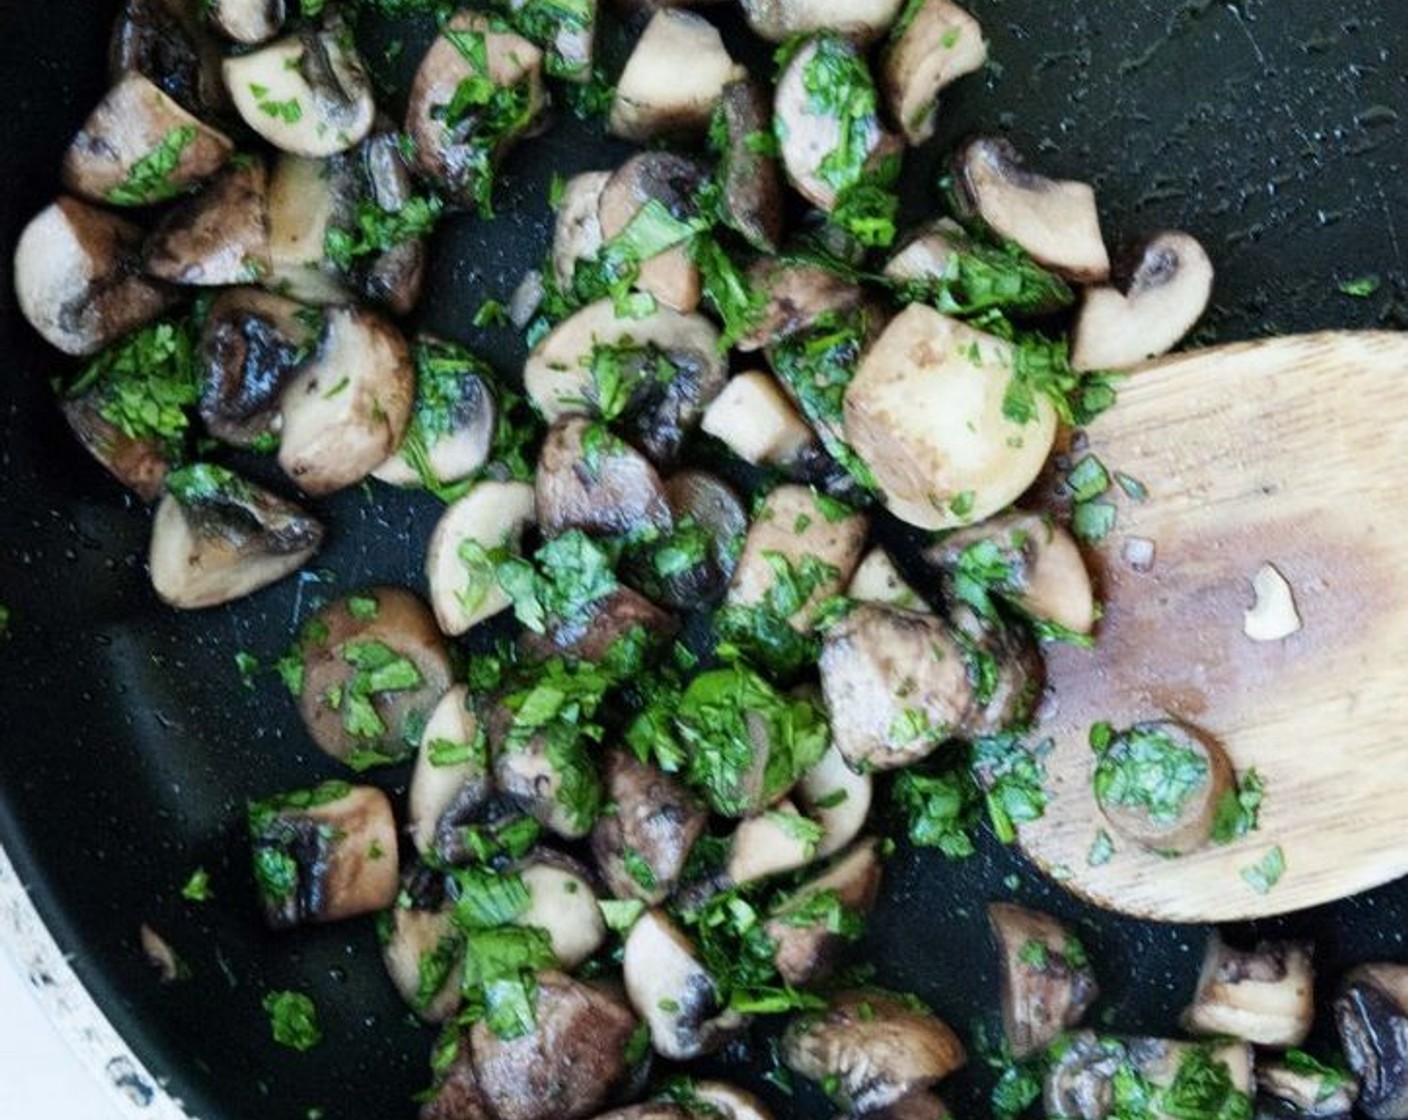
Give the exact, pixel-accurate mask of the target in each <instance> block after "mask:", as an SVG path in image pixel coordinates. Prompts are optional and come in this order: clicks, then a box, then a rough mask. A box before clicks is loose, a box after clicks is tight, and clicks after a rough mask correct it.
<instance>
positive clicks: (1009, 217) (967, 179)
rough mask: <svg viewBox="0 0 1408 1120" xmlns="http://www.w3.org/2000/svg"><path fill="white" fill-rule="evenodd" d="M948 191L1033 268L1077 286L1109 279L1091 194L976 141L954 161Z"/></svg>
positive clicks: (1006, 148) (997, 144) (1006, 145)
mask: <svg viewBox="0 0 1408 1120" xmlns="http://www.w3.org/2000/svg"><path fill="white" fill-rule="evenodd" d="M953 180H954V186H955V189H956V191H957V194H958V199H959V201H960V203H962V204H963V206H964V208H965V209H966V211H967V213H968V214H970V215H971V216H973V217H976V218H981V219H982V220H983V221H984V222H985V223H986V224H987V226H988V227H989V228H990V229H991V230H992V231H993V232H994V233H995V234H997V235H998V236H999V237H1005V238H1007V239H1008V240H1010V241H1015V242H1016V243H1017V244H1018V245H1020V246H1021V247H1022V248H1023V249H1025V250H1026V251H1027V252H1028V253H1030V254H1031V256H1032V257H1033V259H1035V260H1036V262H1037V263H1038V264H1042V265H1045V266H1046V267H1047V268H1050V269H1052V270H1053V271H1055V272H1058V273H1060V274H1061V275H1062V276H1065V277H1066V278H1068V279H1070V280H1075V281H1078V282H1080V283H1082V284H1098V283H1100V282H1101V281H1103V280H1104V279H1105V278H1106V277H1108V276H1109V275H1110V255H1109V253H1108V252H1107V251H1106V249H1105V240H1104V238H1103V237H1102V236H1101V234H1100V216H1099V214H1098V213H1097V212H1096V209H1095V192H1094V191H1093V190H1092V189H1091V188H1090V187H1089V186H1088V185H1087V184H1085V183H1077V182H1070V181H1066V180H1057V179H1048V178H1046V177H1045V176H1043V175H1039V174H1037V173H1036V172H1035V171H1032V170H1030V169H1029V168H1028V167H1027V166H1026V165H1025V163H1024V162H1023V160H1022V157H1021V155H1019V154H1018V152H1017V149H1016V148H1014V147H1013V146H1012V143H1011V142H1010V141H1008V140H1005V139H999V138H993V137H979V138H978V139H976V140H971V141H969V142H968V144H966V145H965V146H964V147H963V148H961V149H960V150H959V151H958V153H957V154H956V155H955V157H954V176H953Z"/></svg>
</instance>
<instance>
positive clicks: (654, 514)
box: [535, 416, 674, 537]
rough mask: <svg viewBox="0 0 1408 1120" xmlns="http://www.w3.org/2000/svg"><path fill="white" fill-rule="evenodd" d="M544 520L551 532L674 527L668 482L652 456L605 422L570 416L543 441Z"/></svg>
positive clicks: (540, 492) (539, 484) (540, 489)
mask: <svg viewBox="0 0 1408 1120" xmlns="http://www.w3.org/2000/svg"><path fill="white" fill-rule="evenodd" d="M535 486H536V490H537V497H538V524H539V526H541V528H542V531H543V534H544V535H545V536H548V537H555V536H559V535H561V534H562V533H564V532H566V531H567V530H569V529H582V530H584V531H586V532H588V533H592V534H595V535H599V536H608V537H610V536H619V535H623V534H629V533H632V532H637V531H640V530H642V529H647V528H648V529H654V530H656V531H657V532H661V533H668V532H669V531H670V528H671V527H672V525H673V523H674V517H673V515H672V514H671V512H670V503H669V499H668V498H667V497H666V495H665V486H664V483H662V482H661V481H660V476H659V475H658V474H656V473H655V468H654V467H652V466H651V465H650V463H649V462H648V461H647V460H646V458H645V457H644V456H643V455H641V454H640V453H639V452H638V451H636V450H635V449H634V448H632V447H631V446H630V445H629V444H627V443H625V442H624V441H623V440H620V439H618V438H617V437H616V436H614V435H612V434H611V433H610V432H609V431H607V429H606V428H605V427H603V426H601V425H599V424H593V423H592V422H591V421H589V420H585V419H583V418H582V417H580V416H575V417H574V416H569V417H567V418H566V419H564V420H561V421H559V422H558V423H556V424H554V425H553V427H552V429H551V430H550V431H549V432H548V435H547V439H546V440H545V441H544V442H543V450H542V453H541V454H540V455H539V457H538V472H537V476H536V480H535Z"/></svg>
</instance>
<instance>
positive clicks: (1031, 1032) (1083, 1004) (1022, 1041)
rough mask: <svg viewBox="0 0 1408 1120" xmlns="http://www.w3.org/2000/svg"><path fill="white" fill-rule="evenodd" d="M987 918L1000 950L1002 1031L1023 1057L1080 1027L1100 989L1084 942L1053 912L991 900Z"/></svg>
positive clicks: (1016, 1056)
mask: <svg viewBox="0 0 1408 1120" xmlns="http://www.w3.org/2000/svg"><path fill="white" fill-rule="evenodd" d="M988 920H989V922H990V923H991V924H992V931H993V934H994V936H995V937H996V938H997V944H998V949H999V951H1000V952H1001V954H1002V1030H1003V1033H1004V1034H1005V1035H1006V1037H1007V1045H1008V1046H1009V1047H1010V1048H1011V1051H1012V1056H1013V1057H1014V1058H1017V1059H1018V1060H1021V1059H1023V1058H1026V1057H1029V1056H1030V1055H1032V1054H1036V1053H1040V1052H1041V1051H1044V1050H1045V1049H1046V1048H1047V1047H1048V1046H1050V1045H1051V1043H1053V1042H1054V1041H1055V1040H1056V1039H1057V1038H1058V1037H1059V1036H1060V1035H1061V1034H1062V1033H1063V1032H1065V1031H1068V1030H1071V1029H1072V1028H1074V1027H1076V1026H1079V1025H1080V1021H1081V1019H1082V1018H1084V1017H1085V1013H1086V1012H1087V1011H1088V1010H1089V1009H1090V1005H1091V1004H1093V1003H1094V1002H1095V1000H1096V998H1097V997H1098V996H1099V994H1100V989H1099V986H1098V985H1097V984H1096V982H1095V973H1094V972H1093V971H1092V970H1091V968H1090V961H1089V959H1088V958H1087V957H1086V954H1085V949H1084V948H1083V947H1082V946H1081V943H1080V941H1079V940H1078V939H1077V938H1076V937H1075V936H1074V935H1073V934H1072V933H1071V931H1070V930H1068V929H1067V928H1066V927H1065V926H1064V925H1062V924H1061V923H1060V922H1058V921H1057V920H1056V919H1055V918H1053V917H1051V916H1050V915H1049V914H1042V913H1040V912H1038V911H1036V910H1027V909H1024V908H1023V907H1021V906H1016V905H1014V904H1012V903H1010V902H993V903H989V904H988Z"/></svg>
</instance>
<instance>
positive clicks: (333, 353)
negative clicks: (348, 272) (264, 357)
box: [279, 307, 415, 494]
mask: <svg viewBox="0 0 1408 1120" xmlns="http://www.w3.org/2000/svg"><path fill="white" fill-rule="evenodd" d="M414 395H415V373H414V371H413V369H412V367H411V355H410V350H409V348H408V347H407V346H406V340H405V339H404V338H402V337H401V334H400V332H399V331H398V330H396V328H395V327H394V326H392V325H391V323H390V322H389V321H387V320H386V319H383V318H382V317H381V316H379V315H377V314H375V313H374V312H371V311H367V310H365V309H363V308H353V307H335V308H330V309H329V310H328V311H327V316H326V321H325V325H324V328H323V336H322V340H321V342H320V343H319V346H318V350H317V353H316V354H314V355H313V357H312V358H311V359H309V361H308V362H307V363H306V364H305V365H304V366H303V367H302V368H301V369H300V371H299V373H298V375H297V376H296V377H295V378H294V379H293V381H291V382H290V383H289V384H288V386H287V387H286V388H285V389H284V391H283V394H282V395H281V396H280V397H279V414H280V417H281V420H282V428H281V437H280V445H279V466H280V467H282V468H283V470H284V473H286V474H287V475H288V476H289V477H290V478H292V479H293V480H294V481H295V482H297V483H298V485H299V486H301V487H302V488H303V490H304V491H306V492H307V493H309V494H330V493H332V492H333V491H334V490H341V489H343V488H344V487H347V486H352V485H354V484H356V483H358V482H360V481H361V480H362V479H364V478H366V477H367V475H369V474H371V472H372V471H374V470H376V468H377V466H378V465H380V464H381V463H383V462H385V461H386V458H387V456H389V455H390V454H391V452H392V451H394V450H395V449H396V447H397V446H398V445H399V444H400V442H401V437H402V436H403V435H404V434H405V431H406V425H407V424H408V423H409V422H410V417H411V404H412V400H413V398H414Z"/></svg>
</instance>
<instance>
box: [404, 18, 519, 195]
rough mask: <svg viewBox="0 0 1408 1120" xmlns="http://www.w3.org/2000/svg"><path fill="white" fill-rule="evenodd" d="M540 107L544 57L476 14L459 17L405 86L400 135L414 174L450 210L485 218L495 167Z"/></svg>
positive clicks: (434, 45) (450, 24) (448, 27)
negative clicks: (458, 207) (435, 189)
mask: <svg viewBox="0 0 1408 1120" xmlns="http://www.w3.org/2000/svg"><path fill="white" fill-rule="evenodd" d="M546 104H547V92H546V89H545V87H544V85H543V52H542V51H540V50H539V49H538V48H537V47H535V46H534V45H533V44H532V43H530V42H528V40H527V39H524V38H523V37H522V36H520V35H516V34H514V33H513V32H512V31H507V30H503V29H501V28H500V27H499V26H498V25H496V24H495V23H494V22H493V21H492V20H490V18H489V17H488V16H486V15H484V14H482V13H479V12H469V11H463V12H459V13H458V14H456V15H455V16H454V17H453V18H452V19H451V20H450V21H449V22H448V23H446V24H445V26H444V27H442V28H441V30H440V35H439V37H438V38H437V39H436V40H435V42H434V43H433V44H432V45H431V48H430V50H429V51H427V52H426V55H425V58H424V59H422V60H421V64H420V69H419V70H417V71H416V76H415V81H414V82H413V83H412V85H411V93H410V99H409V103H408V105H407V109H406V131H407V132H408V133H409V134H410V136H411V139H412V141H414V143H415V153H416V166H417V167H418V168H419V170H420V171H421V172H422V173H423V174H424V175H426V176H427V177H429V178H430V179H431V180H433V181H434V182H436V183H437V184H439V186H440V187H441V189H442V190H443V191H445V193H446V194H448V195H449V196H450V197H451V198H453V199H454V200H455V201H456V202H459V203H460V204H462V205H464V206H471V207H476V208H478V209H479V210H480V211H485V210H487V209H488V203H489V197H490V186H491V183H492V179H493V167H494V164H495V163H497V162H498V160H499V159H501V158H502V157H503V155H504V153H505V152H507V151H508V149H509V148H510V147H511V146H512V145H513V144H514V142H515V141H517V140H518V139H519V138H520V137H521V136H523V135H524V133H526V132H527V131H528V130H529V129H530V128H531V127H532V126H533V124H534V123H535V121H536V120H537V118H538V115H539V114H540V113H541V112H542V110H543V108H544V106H545V105H546Z"/></svg>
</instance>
